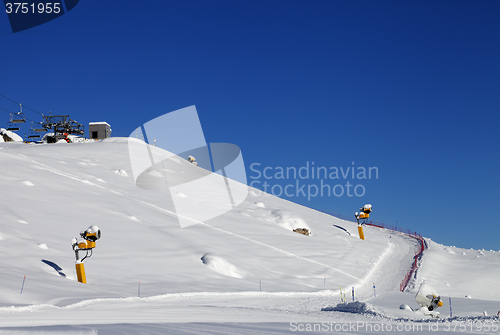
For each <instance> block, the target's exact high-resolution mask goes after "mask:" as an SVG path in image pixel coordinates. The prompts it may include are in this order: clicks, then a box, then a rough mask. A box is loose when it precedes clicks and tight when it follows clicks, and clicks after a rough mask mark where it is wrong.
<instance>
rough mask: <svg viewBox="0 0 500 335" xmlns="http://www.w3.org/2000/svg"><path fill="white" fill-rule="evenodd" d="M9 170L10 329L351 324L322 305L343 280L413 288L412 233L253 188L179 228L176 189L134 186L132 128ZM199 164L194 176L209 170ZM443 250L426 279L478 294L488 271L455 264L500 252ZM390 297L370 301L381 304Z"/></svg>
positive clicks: (5, 288)
mask: <svg viewBox="0 0 500 335" xmlns="http://www.w3.org/2000/svg"><path fill="white" fill-rule="evenodd" d="M0 166H1V169H2V170H1V171H2V175H1V176H0V186H1V188H2V195H3V196H2V203H1V206H0V217H1V221H0V282H1V283H2V285H0V325H1V326H4V327H13V326H26V325H28V326H41V325H51V326H53V325H79V324H83V323H88V321H86V320H82V319H81V318H80V315H81V314H82V313H85V315H87V316H89V317H90V318H91V319H92V320H94V321H93V322H94V323H95V324H122V323H136V324H143V323H164V322H225V321H232V322H288V321H290V320H293V319H296V320H298V319H300V320H322V319H323V318H325V317H326V318H329V319H331V318H332V317H334V318H335V319H336V320H339V319H342V320H351V319H352V318H351V317H349V316H347V317H346V316H345V315H344V314H345V313H341V312H338V311H335V312H326V311H322V309H323V308H324V307H325V306H328V305H336V304H337V303H338V302H339V301H340V294H339V288H340V287H342V290H346V295H347V298H349V299H352V298H351V297H350V290H351V288H352V287H353V286H354V288H355V292H356V293H355V295H356V299H357V300H367V299H369V298H370V297H372V296H373V284H374V283H375V285H376V287H377V296H379V295H380V296H382V297H383V296H384V293H387V294H389V293H390V294H395V295H396V297H400V296H404V297H405V299H409V298H412V295H409V294H402V293H398V291H399V285H400V283H401V280H402V279H403V277H404V276H405V274H406V272H407V270H408V269H409V268H410V266H411V263H412V262H413V256H414V251H415V250H416V249H417V242H416V241H415V240H413V239H412V238H409V237H405V236H402V235H399V234H396V233H393V232H390V231H387V230H382V229H378V228H374V227H365V238H366V240H365V241H362V240H360V239H359V238H358V233H357V228H356V225H355V224H354V223H352V222H347V221H343V220H340V219H337V218H334V217H331V216H329V215H326V214H323V213H320V212H317V211H314V210H311V209H309V208H306V207H303V206H300V205H297V204H294V203H291V202H289V201H286V200H283V199H280V198H277V197H274V196H270V195H267V194H264V193H261V192H260V191H258V190H255V189H252V188H249V196H248V198H247V199H246V200H245V201H244V202H243V203H242V204H241V205H239V206H238V207H237V208H235V209H234V210H232V211H230V212H228V213H226V214H224V215H222V216H219V217H217V218H214V219H212V220H209V221H206V222H199V223H198V224H195V225H192V226H189V227H186V228H181V227H180V226H179V223H178V221H177V218H176V215H175V210H174V208H173V202H172V199H171V198H170V196H169V195H168V194H167V193H165V192H164V191H148V190H143V189H140V188H138V187H137V186H136V185H135V182H134V179H133V177H132V173H131V169H130V161H129V157H128V148H127V139H125V138H111V139H107V140H103V141H100V142H95V143H74V144H67V143H58V144H50V145H26V144H22V143H3V144H0ZM190 167H191V166H190ZM197 169H201V168H199V167H194V166H192V169H190V170H189V171H187V172H186V173H188V174H190V173H192V174H204V173H205V172H203V171H201V170H197ZM184 177H185V176H184ZM179 178H182V176H181V177H179ZM173 182H180V180H179V181H173ZM173 196H185V195H183V194H174V195H173ZM332 206H334V204H332ZM199 210H202V209H199ZM90 225H98V226H99V227H100V228H101V231H102V238H101V239H100V240H99V241H97V246H96V248H95V250H94V255H93V256H92V257H91V258H89V259H87V260H86V261H85V269H86V274H87V282H88V284H86V285H85V284H81V283H79V282H77V280H76V274H75V266H74V253H73V250H72V249H71V239H72V238H73V237H78V234H79V232H80V231H82V230H84V229H86V228H87V227H88V226H90ZM293 228H308V229H310V230H311V232H312V235H311V236H305V235H301V234H297V233H295V232H293V231H292V230H293ZM349 233H350V235H349ZM443 248H444V247H442V248H441V246H439V247H438V245H437V244H435V243H432V244H431V249H430V251H429V253H428V256H427V255H426V254H424V255H425V256H424V260H423V265H422V268H421V269H420V270H419V271H418V273H417V274H418V277H417V283H418V282H419V281H422V280H423V279H424V278H425V279H426V280H427V282H429V283H430V282H434V283H435V288H436V289H437V290H438V291H440V290H441V291H442V292H443V295H446V294H448V295H452V294H455V293H457V294H458V295H457V296H462V295H464V294H471V295H473V296H474V297H478V298H482V297H483V295H481V294H479V292H482V293H484V292H485V290H484V286H482V285H481V282H480V281H477V282H475V286H474V285H471V286H470V287H466V288H464V289H463V291H462V290H461V289H459V287H460V282H459V280H458V279H457V280H454V278H451V277H453V276H456V277H458V275H459V274H461V273H462V272H464V269H463V268H462V267H461V264H462V263H457V261H463V260H464V259H466V258H460V257H469V258H467V259H468V260H469V261H470V262H471V263H467V264H465V265H466V267H467V268H470V267H471V266H472V265H470V264H472V263H473V262H476V263H475V264H476V265H477V264H478V263H477V262H478V261H481V260H485V263H484V264H485V266H486V264H490V265H491V264H496V263H494V262H496V260H498V257H497V255H500V253H486V252H484V255H480V257H476V255H475V254H469V255H467V256H462V255H461V254H459V253H457V252H455V254H451V253H449V252H447V253H446V251H443V250H444V249H443ZM441 249H443V250H441ZM450 250H455V249H450ZM426 253H427V252H426ZM443 255H444V256H443ZM445 256H446V257H448V258H446V257H445ZM449 257H451V258H449ZM454 257H455V258H456V259H455V258H454ZM472 257H474V258H475V259H472ZM481 257H483V258H481ZM495 257H497V258H495ZM437 261H439V262H441V263H446V266H448V268H446V269H445V268H444V265H443V264H437V263H435V262H437ZM436 268H439V269H443V271H436ZM451 269H453V270H451ZM474 269H476V271H483V272H481V273H482V274H483V275H484V276H489V274H488V272H487V271H488V270H485V269H483V270H481V269H480V268H477V267H476V268H474ZM493 274H494V275H496V273H493ZM24 276H26V280H25V283H24V288H23V291H22V294H20V292H21V287H22V284H23V279H24ZM446 276H450V278H449V279H448V278H447V277H446ZM470 276H471V277H470V278H472V277H473V276H474V275H473V274H471V275H470ZM492 278H493V277H492ZM139 282H140V284H139ZM434 283H433V284H434ZM446 283H448V284H449V285H450V286H446ZM441 285H444V286H443V287H441ZM446 288H449V291H446ZM139 289H140V296H141V298H138V297H137V296H138V295H139ZM261 291H262V292H261ZM391 292H392V293H391ZM389 296H390V295H389ZM390 297H391V298H390V299H384V298H382V300H380V298H378V297H377V299H379V300H376V301H374V303H377V304H379V305H380V306H383V305H384V303H387V302H388V301H394V299H393V298H392V297H393V296H390ZM492 297H494V299H496V298H495V297H496V296H492ZM397 299H399V298H396V300H397ZM403 300H404V299H403ZM392 305H393V303H391V306H392ZM396 308H397V306H396ZM138 309H140V310H141V311H143V312H142V313H138V312H137V311H138ZM464 313H465V312H464ZM341 315H344V316H341ZM359 317H361V318H364V317H365V316H359ZM370 317H371V316H370ZM384 317H386V316H384ZM355 319H358V317H355ZM1 326H0V327H1ZM266 327H267V326H266ZM273 327H274V326H271V327H270V328H269V329H271V328H272V329H274V328H273ZM237 328H238V327H237ZM64 330H65V331H67V330H68V328H64ZM0 331H1V329H0ZM83 333H85V332H83ZM242 333H245V332H242ZM249 333H252V332H251V331H249Z"/></svg>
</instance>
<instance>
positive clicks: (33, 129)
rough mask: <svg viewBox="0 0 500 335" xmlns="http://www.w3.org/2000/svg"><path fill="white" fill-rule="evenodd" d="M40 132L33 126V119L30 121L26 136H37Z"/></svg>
mask: <svg viewBox="0 0 500 335" xmlns="http://www.w3.org/2000/svg"><path fill="white" fill-rule="evenodd" d="M39 137H40V134H39V133H38V132H37V131H36V130H35V128H33V121H31V129H30V131H29V132H28V138H39Z"/></svg>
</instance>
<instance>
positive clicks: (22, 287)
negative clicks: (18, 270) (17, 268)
mask: <svg viewBox="0 0 500 335" xmlns="http://www.w3.org/2000/svg"><path fill="white" fill-rule="evenodd" d="M25 280H26V275H24V278H23V286H21V293H19V294H23V289H24V281H25Z"/></svg>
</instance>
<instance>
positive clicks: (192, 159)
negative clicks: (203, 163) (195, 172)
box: [187, 155, 198, 166]
mask: <svg viewBox="0 0 500 335" xmlns="http://www.w3.org/2000/svg"><path fill="white" fill-rule="evenodd" d="M187 160H188V162H189V163H191V164H194V165H196V166H198V162H197V161H196V158H194V156H191V155H190V156H188V159H187Z"/></svg>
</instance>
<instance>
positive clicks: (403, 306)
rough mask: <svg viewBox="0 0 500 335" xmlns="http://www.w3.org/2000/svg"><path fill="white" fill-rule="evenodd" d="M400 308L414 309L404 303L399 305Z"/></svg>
mask: <svg viewBox="0 0 500 335" xmlns="http://www.w3.org/2000/svg"><path fill="white" fill-rule="evenodd" d="M399 309H403V310H405V311H413V309H412V308H411V307H410V306H408V305H407V304H402V305H401V306H399Z"/></svg>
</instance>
